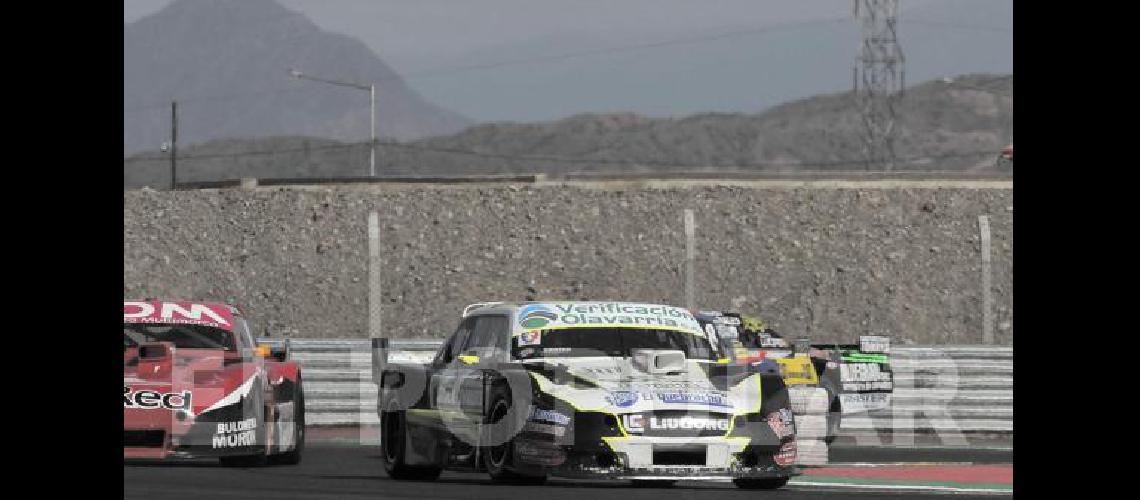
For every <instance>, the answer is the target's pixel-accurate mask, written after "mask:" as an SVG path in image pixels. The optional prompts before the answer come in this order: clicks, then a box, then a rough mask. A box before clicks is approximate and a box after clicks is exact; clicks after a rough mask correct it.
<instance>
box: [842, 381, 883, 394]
mask: <svg viewBox="0 0 1140 500" xmlns="http://www.w3.org/2000/svg"><path fill="white" fill-rule="evenodd" d="M894 387H895V384H894V382H891V381H889V380H886V381H880V382H844V383H843V390H844V391H849V392H860V391H890V390H894Z"/></svg>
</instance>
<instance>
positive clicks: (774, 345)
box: [694, 311, 894, 443]
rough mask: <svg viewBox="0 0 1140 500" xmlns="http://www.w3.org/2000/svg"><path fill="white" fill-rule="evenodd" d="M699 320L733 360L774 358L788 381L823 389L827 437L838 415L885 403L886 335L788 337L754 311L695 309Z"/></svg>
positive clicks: (890, 381)
mask: <svg viewBox="0 0 1140 500" xmlns="http://www.w3.org/2000/svg"><path fill="white" fill-rule="evenodd" d="M694 317H695V318H696V319H697V321H698V323H699V324H700V325H701V327H702V328H703V329H705V331H706V334H707V335H709V336H710V338H716V339H717V340H716V342H714V345H716V346H717V347H718V348H719V355H721V356H726V357H729V358H731V359H732V360H733V361H732V362H733V363H737V364H751V363H755V362H759V361H762V360H766V359H767V360H775V361H776V362H777V363H778V364H779V366H780V371H781V374H783V376H784V383H785V384H787V385H788V386H819V387H823V388H824V389H826V390H827V396H828V398H827V401H828V412H827V436H826V438H825V441H827V442H828V443H830V442H832V441H834V440H835V437H836V435H837V434H838V432H839V428H840V426H841V425H842V419H843V415H849V414H855V413H865V412H869V411H874V410H881V409H885V408H889V407H890V405H891V395H892V393H893V391H894V376H893V373H892V372H891V367H890V338H889V337H883V336H877V335H863V336H860V337H859V344H811V343H810V341H809V340H807V339H803V340H800V341H798V342H796V343H794V344H790V343H788V341H787V340H785V339H784V338H782V337H781V336H780V335H779V334H778V333H776V332H775V330H772V329H771V328H768V327H767V326H766V325H765V324H764V322H763V321H761V320H760V319H759V318H757V317H755V316H745V315H742V314H740V313H735V312H722V311H697V312H696V313H695V314H694Z"/></svg>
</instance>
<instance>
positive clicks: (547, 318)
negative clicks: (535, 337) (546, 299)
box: [519, 304, 558, 345]
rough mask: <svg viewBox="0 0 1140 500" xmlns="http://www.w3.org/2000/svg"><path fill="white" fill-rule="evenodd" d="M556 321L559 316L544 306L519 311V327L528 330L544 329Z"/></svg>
mask: <svg viewBox="0 0 1140 500" xmlns="http://www.w3.org/2000/svg"><path fill="white" fill-rule="evenodd" d="M556 319H558V315H557V314H555V313H554V311H553V310H551V309H550V308H549V307H546V306H545V305H542V304H531V305H528V306H526V307H524V308H522V309H521V310H520V311H519V326H521V327H523V328H526V329H532V328H542V327H544V326H546V325H548V324H550V322H551V321H554V320H556ZM519 345H524V344H519Z"/></svg>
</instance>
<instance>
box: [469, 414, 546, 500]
mask: <svg viewBox="0 0 1140 500" xmlns="http://www.w3.org/2000/svg"><path fill="white" fill-rule="evenodd" d="M510 407H511V400H510V397H509V396H506V395H504V394H499V395H498V396H496V397H495V399H494V402H493V403H491V414H490V423H496V422H499V421H500V420H502V419H503V418H504V417H506V416H507V414H508V412H509V411H510ZM513 443H514V437H512V438H511V439H508V440H507V441H506V442H503V443H500V444H498V445H495V446H487V447H485V448H483V449H482V450H481V452H482V453H481V455H482V457H483V467H484V468H486V469H487V474H489V475H490V476H491V480H492V481H495V482H497V483H503V484H519V485H524V484H525V485H535V486H537V485H541V484H544V483H546V476H545V475H541V476H532V475H528V474H520V473H518V472H515V471H514V470H513V469H512V466H513V463H514V456H513V455H514V454H513V453H512V450H513V449H514V446H512V444H513Z"/></svg>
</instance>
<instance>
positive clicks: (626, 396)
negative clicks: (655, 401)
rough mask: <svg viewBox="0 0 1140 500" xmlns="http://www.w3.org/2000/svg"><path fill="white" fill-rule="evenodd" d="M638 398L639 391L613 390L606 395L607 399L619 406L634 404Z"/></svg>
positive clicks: (624, 406) (626, 406)
mask: <svg viewBox="0 0 1140 500" xmlns="http://www.w3.org/2000/svg"><path fill="white" fill-rule="evenodd" d="M637 399H638V396H637V393H636V392H633V391H613V392H611V393H609V394H607V395H606V401H607V402H608V403H609V404H611V405H614V406H616V407H618V408H628V407H630V406H633V405H634V403H637Z"/></svg>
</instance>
